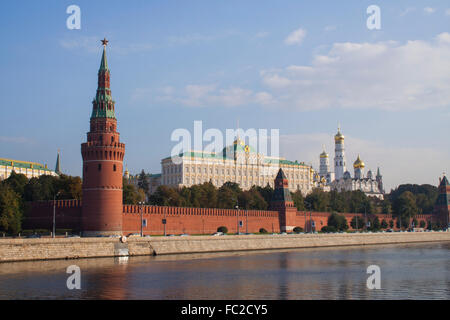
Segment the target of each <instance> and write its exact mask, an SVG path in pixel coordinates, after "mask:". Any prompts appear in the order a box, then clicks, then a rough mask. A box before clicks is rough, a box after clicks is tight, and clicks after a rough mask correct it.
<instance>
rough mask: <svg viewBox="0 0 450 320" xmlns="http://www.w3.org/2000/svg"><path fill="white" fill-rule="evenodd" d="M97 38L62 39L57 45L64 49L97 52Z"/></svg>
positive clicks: (98, 46)
mask: <svg viewBox="0 0 450 320" xmlns="http://www.w3.org/2000/svg"><path fill="white" fill-rule="evenodd" d="M99 39H101V38H99V37H94V36H92V37H85V36H84V37H76V38H70V39H62V40H60V41H59V44H60V45H61V46H62V47H63V48H65V49H69V50H72V49H81V50H86V51H88V52H92V53H93V52H98V50H99V48H100V40H99Z"/></svg>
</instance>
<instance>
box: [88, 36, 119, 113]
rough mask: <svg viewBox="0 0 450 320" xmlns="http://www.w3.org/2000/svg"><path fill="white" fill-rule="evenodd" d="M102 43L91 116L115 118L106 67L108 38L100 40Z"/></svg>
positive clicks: (108, 74)
mask: <svg viewBox="0 0 450 320" xmlns="http://www.w3.org/2000/svg"><path fill="white" fill-rule="evenodd" d="M101 41H102V44H103V55H102V61H101V62H100V69H99V70H98V87H97V94H96V95H95V98H94V101H92V104H93V108H92V115H91V118H112V119H115V118H116V114H115V112H114V103H115V102H114V100H113V99H112V97H111V88H110V72H109V69H108V60H107V59H106V45H107V44H108V40H106V39H103V40H101Z"/></svg>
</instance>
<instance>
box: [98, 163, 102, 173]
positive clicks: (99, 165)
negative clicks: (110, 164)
mask: <svg viewBox="0 0 450 320" xmlns="http://www.w3.org/2000/svg"><path fill="white" fill-rule="evenodd" d="M101 170H102V164H101V163H99V164H98V171H101Z"/></svg>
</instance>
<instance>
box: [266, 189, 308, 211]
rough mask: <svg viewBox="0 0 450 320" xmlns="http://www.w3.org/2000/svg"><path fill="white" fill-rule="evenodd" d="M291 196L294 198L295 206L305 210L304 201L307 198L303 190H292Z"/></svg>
mask: <svg viewBox="0 0 450 320" xmlns="http://www.w3.org/2000/svg"><path fill="white" fill-rule="evenodd" d="M291 198H292V201H293V202H294V206H295V207H296V208H297V210H298V211H304V210H305V202H304V201H305V199H304V198H303V195H302V192H301V191H300V190H297V191H295V192H292V193H291ZM269 201H270V200H269Z"/></svg>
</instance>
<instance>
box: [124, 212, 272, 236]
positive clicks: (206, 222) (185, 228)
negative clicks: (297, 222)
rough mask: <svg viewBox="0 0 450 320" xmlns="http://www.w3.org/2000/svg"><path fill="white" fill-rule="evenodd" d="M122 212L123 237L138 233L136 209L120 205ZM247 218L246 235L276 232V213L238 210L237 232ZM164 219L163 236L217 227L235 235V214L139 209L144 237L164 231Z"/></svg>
mask: <svg viewBox="0 0 450 320" xmlns="http://www.w3.org/2000/svg"><path fill="white" fill-rule="evenodd" d="M123 210H124V215H123V232H124V234H126V235H127V234H130V233H140V228H141V215H140V211H139V210H140V208H139V206H134V205H124V207H123ZM164 213H165V215H164ZM247 214H248V232H259V229H261V228H264V229H266V230H267V231H268V232H272V231H273V232H279V231H280V225H279V219H278V212H277V211H263V210H249V211H245V210H240V211H239V220H241V221H242V223H243V226H242V227H240V228H239V231H240V232H246V230H247ZM164 216H165V218H166V220H167V223H166V233H167V234H182V233H188V234H204V233H214V232H216V231H217V228H218V227H220V226H225V227H227V228H228V231H229V232H232V233H235V232H237V223H238V222H237V221H238V219H237V210H233V209H208V208H177V207H157V206H143V219H146V220H147V227H146V228H144V234H162V233H163V230H164V225H163V223H162V219H164Z"/></svg>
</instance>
